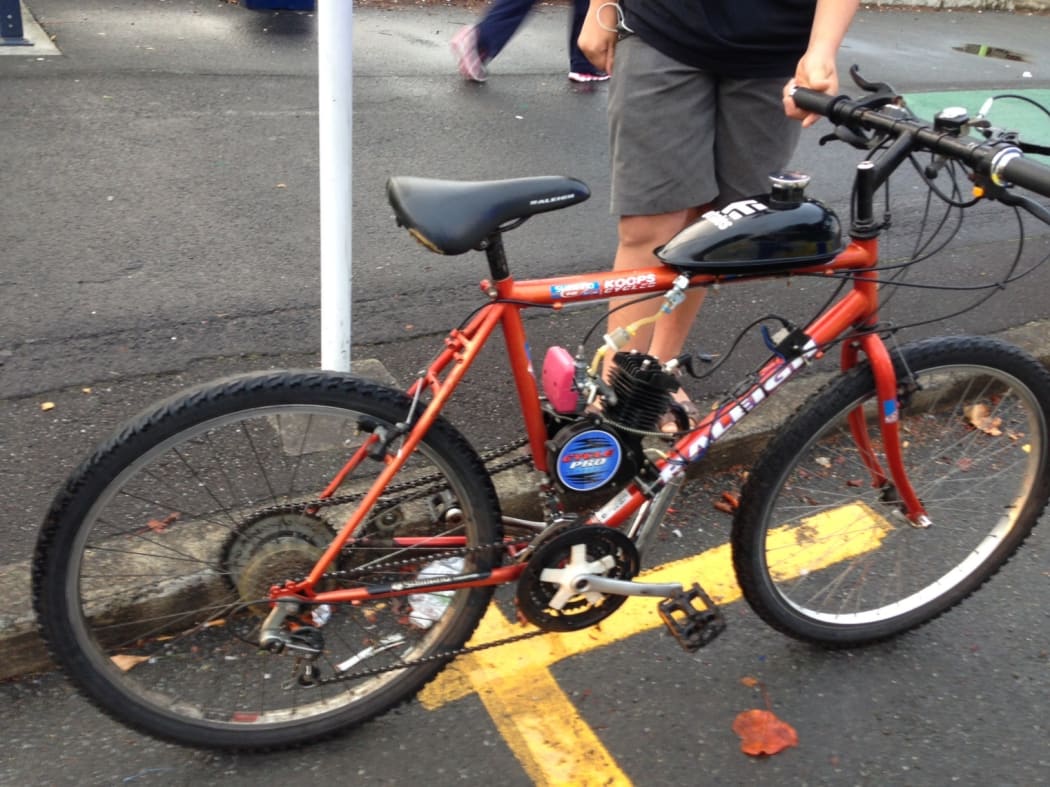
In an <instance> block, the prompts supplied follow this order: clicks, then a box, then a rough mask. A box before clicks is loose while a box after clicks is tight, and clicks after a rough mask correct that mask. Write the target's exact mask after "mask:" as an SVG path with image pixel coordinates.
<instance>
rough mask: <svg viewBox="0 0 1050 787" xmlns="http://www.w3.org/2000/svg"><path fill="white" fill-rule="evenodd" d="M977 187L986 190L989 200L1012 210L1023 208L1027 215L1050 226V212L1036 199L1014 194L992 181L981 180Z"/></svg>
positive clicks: (985, 193)
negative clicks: (1007, 206)
mask: <svg viewBox="0 0 1050 787" xmlns="http://www.w3.org/2000/svg"><path fill="white" fill-rule="evenodd" d="M976 182H977V185H978V186H980V187H981V188H982V189H984V195H985V197H987V198H988V199H993V200H995V201H997V202H1001V203H1003V204H1004V205H1009V206H1010V207H1011V208H1021V209H1022V210H1023V211H1025V212H1026V213H1029V214H1031V215H1032V216H1035V217H1036V218H1037V219H1039V220H1040V221H1041V222H1043V223H1044V224H1050V210H1048V209H1046V208H1044V207H1043V206H1042V205H1040V204H1039V203H1038V202H1036V201H1035V200H1034V199H1030V198H1029V197H1025V196H1022V195H1021V194H1017V193H1014V192H1012V191H1010V190H1009V188H1008V187H1005V186H996V185H995V184H994V183H992V182H991V180H990V179H986V178H980V180H979V181H976Z"/></svg>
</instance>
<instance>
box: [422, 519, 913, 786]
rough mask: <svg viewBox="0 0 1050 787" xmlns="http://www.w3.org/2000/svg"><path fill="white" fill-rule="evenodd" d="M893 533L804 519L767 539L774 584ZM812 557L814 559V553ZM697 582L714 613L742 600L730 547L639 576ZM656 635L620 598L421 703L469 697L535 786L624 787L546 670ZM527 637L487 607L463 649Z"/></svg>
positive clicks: (479, 663) (652, 611)
mask: <svg viewBox="0 0 1050 787" xmlns="http://www.w3.org/2000/svg"><path fill="white" fill-rule="evenodd" d="M892 529H893V525H892V524H890V523H889V522H888V521H887V520H885V519H883V518H882V517H880V516H879V515H878V514H877V513H876V512H875V511H873V510H872V509H870V508H868V507H867V506H866V505H864V504H863V503H859V502H857V503H852V504H849V505H846V506H842V507H841V508H839V509H836V510H835V511H832V512H825V513H823V514H818V515H816V516H814V517H810V518H808V519H806V520H804V521H803V523H802V524H801V525H799V526H796V527H785V528H780V529H779V530H778V531H774V532H773V533H770V538H769V540H768V547H769V548H770V549H771V550H775V551H776V555H777V567H776V570H775V573H776V575H777V577H778V578H781V579H783V578H788V577H791V576H798V575H800V574H803V573H808V572H811V571H817V570H820V569H822V568H825V567H827V566H830V565H832V564H834V563H837V562H839V561H842V560H845V559H847V558H849V557H854V556H856V555H860V554H863V553H865V552H870V551H872V550H875V549H877V548H878V547H879V545H880V544H881V543H882V539H883V538H884V537H885V536H886V534H887V533H889V531H890V530H892ZM818 546H819V547H820V548H819V549H818V548H817V547H818ZM696 577H703V578H704V583H703V584H704V588H705V589H706V590H707V592H708V594H709V595H710V596H711V597H712V598H713V599H715V600H716V601H717V602H719V603H720V604H728V603H731V602H733V601H736V600H738V599H739V598H740V595H741V594H740V588H739V586H738V585H737V583H736V579H735V576H734V573H733V565H732V559H731V554H730V547H729V544H723V545H721V546H719V547H716V548H714V549H710V550H708V551H706V552H704V553H702V554H700V555H695V556H693V557H689V558H684V559H682V560H677V561H674V562H672V563H667V564H665V565H663V566H659V567H657V568H654V569H652V570H649V571H644V572H642V574H641V575H640V576H639V579H640V580H643V581H646V582H680V583H681V584H682V585H683V586H685V587H690V586H691V585H692V583H693V582H694V580H695V578H696ZM660 625H662V623H661V621H660V617H659V615H658V613H657V610H656V603H655V600H654V599H651V598H648V599H643V598H639V597H632V598H628V599H627V602H626V603H625V604H624V605H623V607H621V608H620V609H619V610H618V611H617V612H616V613H615V614H614V615H613V616H612V617H610V618H609V619H608V620H606V621H605V622H603V623H602V624H601V625H600V626H595V627H593V628H590V629H586V630H584V631H578V632H572V633H565V634H550V635H548V636H547V637H545V638H544V640H543V642H544V645H545V646H546V647H537V646H536V643H535V642H534V641H532V640H525V641H523V642H519V643H514V644H510V645H504V646H501V647H499V648H494V649H492V650H486V651H480V652H478V653H474V654H472V655H470V656H467V657H465V658H462V659H458V660H457V661H455V662H454V663H453V664H451V665H450V666H449V667H448V668H447V669H446V670H445V671H444V672H442V673H441V675H439V676H438V678H437V679H436V680H435V681H434V682H433V683H431V684H430V685H429V686H427V687H426V688H425V689H424V690H423V691H422V692H420V694H419V700H420V702H421V703H422V704H423V706H424V707H425V708H427V709H429V710H434V709H436V708H439V707H441V706H442V705H444V704H445V703H447V702H452V701H454V700H458V699H461V698H463V697H466V696H468V695H469V694H472V693H475V692H476V693H477V695H478V696H479V697H480V699H481V701H482V702H483V703H484V705H485V708H486V710H488V712H489V715H490V716H491V717H492V719H493V721H494V722H495V724H496V727H497V729H498V730H499V732H500V734H501V735H502V736H503V738H504V740H505V741H506V742H507V745H508V746H509V747H510V749H511V751H512V752H513V753H514V755H515V757H517V759H518V761H519V762H520V763H521V764H522V767H523V768H524V769H525V772H526V773H527V774H528V776H529V777H530V778H531V779H532V780H533V782H535V783H536V784H541V785H567V784H573V785H583V786H584V787H590V785H621V784H623V785H629V784H631V782H630V780H629V779H628V778H627V776H626V775H625V774H624V773H623V771H621V770H620V767H619V765H617V763H616V760H615V758H613V756H612V755H611V754H609V752H608V751H607V750H606V749H605V747H604V746H603V745H602V743H601V741H600V740H599V739H598V737H597V735H595V733H594V731H593V730H591V729H590V727H588V726H587V724H586V722H584V721H583V719H582V718H580V716H579V714H578V713H577V712H576V709H575V707H573V705H572V703H571V702H570V701H569V699H568V697H567V696H566V695H565V693H564V692H563V691H562V690H561V688H560V687H559V686H558V684H557V681H555V680H554V676H553V675H552V674H551V672H550V669H549V667H550V666H551V665H553V664H556V663H557V662H559V661H561V660H563V659H566V658H568V657H570V656H575V655H578V654H580V653H586V652H588V651H591V650H594V649H596V648H600V647H604V646H605V645H609V644H611V643H613V642H616V641H618V640H621V639H626V638H627V637H631V636H633V635H635V634H638V633H640V632H642V631H647V630H649V629H652V628H656V627H658V626H660ZM527 630H528V629H523V628H522V627H521V626H519V625H516V624H512V623H510V622H509V621H508V620H507V619H506V618H505V617H504V615H503V614H502V613H501V612H500V611H499V609H498V608H497V607H496V606H495V605H492V606H490V607H489V609H488V611H487V612H486V614H485V617H484V618H483V619H482V621H481V624H480V625H479V626H478V631H477V632H476V633H475V634H474V637H473V638H472V639H471V642H470V644H471V645H475V644H480V643H484V642H492V641H494V640H496V639H500V638H503V637H509V636H513V635H515V634H520V633H522V632H523V631H527Z"/></svg>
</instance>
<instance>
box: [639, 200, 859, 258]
mask: <svg viewBox="0 0 1050 787" xmlns="http://www.w3.org/2000/svg"><path fill="white" fill-rule="evenodd" d="M771 202H772V204H773V205H774V206H775V207H771V205H770V203H771ZM842 249H843V243H842V226H841V224H840V223H839V220H838V217H837V216H836V215H835V213H834V212H833V211H831V210H830V209H828V208H827V207H825V206H824V205H823V204H822V203H820V202H818V201H817V200H812V199H802V200H800V201H799V202H797V203H795V204H785V203H780V202H773V201H772V200H770V199H769V197H768V196H766V195H763V196H761V197H753V198H751V199H746V200H741V201H739V202H734V203H732V204H730V205H727V206H726V207H724V208H722V209H721V210H717V211H708V212H707V213H705V214H704V215H703V216H701V217H700V218H699V219H698V220H697V221H696V222H695V223H693V224H690V225H689V226H688V227H686V228H685V229H684V230H682V231H681V232H680V233H678V234H677V235H675V236H674V237H673V238H672V239H671V240H670V241H669V242H668V243H667V244H665V245H664V246H661V247H660V248H659V249H657V250H656V256H657V257H659V258H660V260H661V262H663V263H665V264H667V265H671V266H673V267H675V268H681V269H682V270H686V271H689V272H690V273H710V274H716V275H720V276H729V275H759V274H763V273H775V272H777V271H783V270H786V269H789V268H797V267H801V266H808V265H820V264H823V263H826V262H829V261H831V259H833V258H834V257H835V255H836V254H838V253H839V252H840V251H842Z"/></svg>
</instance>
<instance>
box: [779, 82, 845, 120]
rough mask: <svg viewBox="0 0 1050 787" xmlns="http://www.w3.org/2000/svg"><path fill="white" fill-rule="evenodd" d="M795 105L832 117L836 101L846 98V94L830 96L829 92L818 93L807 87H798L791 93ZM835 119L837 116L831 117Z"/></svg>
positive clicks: (807, 110)
mask: <svg viewBox="0 0 1050 787" xmlns="http://www.w3.org/2000/svg"><path fill="white" fill-rule="evenodd" d="M791 97H792V98H793V99H794V101H795V106H797V107H798V108H799V109H803V110H805V111H806V112H815V113H816V114H818V115H823V116H824V117H831V111H832V108H833V107H834V106H835V104H836V103H838V102H839V101H841V100H843V99H845V98H846V97H845V96H829V95H828V94H827V93H818V92H817V91H815V90H810V89H809V88H806V87H796V88H795V89H794V91H793V92H792V94H791ZM831 119H832V120H835V118H833V117H832V118H831Z"/></svg>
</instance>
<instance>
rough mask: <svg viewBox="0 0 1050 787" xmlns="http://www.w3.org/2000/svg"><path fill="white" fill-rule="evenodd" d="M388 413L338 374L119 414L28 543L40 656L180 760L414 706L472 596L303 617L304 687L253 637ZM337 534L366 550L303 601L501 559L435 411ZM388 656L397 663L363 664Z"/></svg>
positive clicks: (477, 610)
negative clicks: (373, 500)
mask: <svg viewBox="0 0 1050 787" xmlns="http://www.w3.org/2000/svg"><path fill="white" fill-rule="evenodd" d="M408 410H409V400H408V399H407V398H406V397H405V396H404V395H403V394H401V393H398V392H396V391H393V390H390V389H386V388H383V387H381V386H378V385H376V384H373V383H368V382H365V381H362V380H359V379H356V378H353V377H351V376H349V375H340V374H331V373H318V372H278V373H267V374H256V375H246V376H243V377H238V378H232V379H230V380H227V381H222V382H219V383H215V384H212V385H208V386H203V387H200V388H198V389H195V390H192V391H190V392H188V393H186V394H184V395H181V396H178V397H176V398H173V399H171V400H168V401H167V402H164V403H162V404H160V405H158V406H157V407H156V408H155V409H153V410H151V411H150V412H147V413H145V414H143V415H141V416H139V417H138V418H137V419H135V420H134V421H132V422H130V423H129V424H128V425H126V426H125V427H124V428H123V429H121V430H120V431H119V432H118V434H117V435H116V436H115V437H114V438H112V439H111V440H110V441H109V442H108V443H106V444H105V445H103V446H102V447H101V448H100V449H99V450H98V451H97V452H96V453H95V454H94V456H92V457H91V458H90V459H89V460H88V461H86V462H85V463H84V464H83V465H82V466H81V467H80V469H79V470H78V471H77V472H76V473H75V474H74V475H73V476H72V477H71V479H70V480H69V481H68V483H67V484H66V486H65V487H64V489H63V490H62V491H61V492H60V493H59V494H58V496H57V497H56V499H55V502H54V503H53V505H52V507H51V509H50V511H49V513H48V515H47V518H46V521H45V523H44V525H43V527H42V530H41V533H40V537H39V541H38V544H37V550H36V555H35V560H34V574H33V590H34V600H35V605H36V609H37V614H38V617H39V620H40V623H41V627H42V631H43V634H44V637H45V639H46V640H47V642H48V645H49V647H50V649H51V652H52V655H53V656H54V658H55V659H56V661H57V662H58V663H59V664H60V665H61V666H62V667H63V668H64V669H65V670H66V671H67V673H68V674H69V675H70V676H71V677H72V679H73V681H74V682H75V683H76V684H77V686H78V687H79V688H80V689H81V690H83V691H84V693H86V694H87V696H88V697H89V698H90V699H92V700H93V701H94V702H95V703H96V704H98V705H99V706H100V707H101V708H102V709H103V710H105V711H106V712H108V713H110V714H111V715H113V716H115V717H116V718H118V719H120V720H122V721H123V722H125V723H128V724H130V725H132V726H134V727H136V728H138V729H140V730H143V731H145V732H148V733H151V734H153V735H156V736H160V737H163V738H166V739H170V740H174V741H177V742H179V743H184V744H190V745H196V746H213V747H229V748H276V747H281V746H289V745H295V744H299V743H303V742H308V741H313V740H317V739H318V738H320V737H324V736H326V735H328V734H331V733H334V732H336V731H339V730H342V729H344V728H346V727H348V726H350V725H354V724H357V723H360V722H363V721H366V720H368V719H370V718H372V717H374V716H376V715H377V714H380V713H382V712H384V711H386V710H388V709H389V708H391V707H393V706H394V705H396V704H398V703H400V702H402V701H404V700H406V699H409V698H410V697H412V696H413V695H414V694H415V693H416V692H417V691H418V690H419V688H420V687H422V686H423V685H424V684H425V683H426V682H427V681H429V680H430V679H431V678H433V677H434V676H435V675H436V674H437V673H438V672H439V671H440V670H441V668H442V667H443V666H444V665H445V664H446V663H447V662H448V660H449V659H450V658H451V656H448V655H445V654H448V653H450V652H451V651H454V650H456V649H457V648H460V647H461V646H462V645H463V644H464V643H465V642H466V640H467V639H468V637H469V636H470V635H471V633H472V632H473V631H474V628H475V627H476V625H477V623H478V621H479V620H480V618H481V616H482V614H483V613H484V611H485V608H486V605H487V603H488V601H489V599H490V597H491V592H492V591H491V588H476V589H470V590H460V591H456V592H454V593H452V592H448V591H446V592H444V593H425V592H419V593H417V594H415V595H412V596H406V597H401V598H391V599H386V600H384V601H376V602H367V603H360V604H354V605H351V604H339V605H333V606H332V607H312V608H305V609H304V611H303V613H302V614H301V615H300V617H299V620H298V625H299V629H298V631H297V636H298V637H299V639H300V640H301V642H302V643H303V644H304V645H305V646H306V647H307V648H308V649H310V648H312V649H313V651H315V652H316V651H319V652H320V653H319V655H318V656H316V658H314V659H313V660H312V661H311V662H310V664H311V667H312V668H313V670H314V672H312V673H307V674H304V673H303V671H302V667H303V665H304V664H305V663H306V661H305V660H300V658H299V657H301V656H304V655H307V653H306V651H302V650H300V651H295V650H292V649H286V651H285V653H284V654H282V655H277V654H273V653H270V652H266V651H263V650H261V649H260V647H259V644H258V642H259V627H260V623H261V621H262V619H263V618H264V617H265V616H266V615H267V614H268V612H269V611H270V604H269V603H268V602H267V600H266V599H267V593H268V591H269V588H270V587H271V586H272V585H274V584H283V583H284V582H286V581H288V580H298V579H301V578H303V577H304V576H306V575H307V574H308V573H309V571H310V569H311V567H312V566H313V565H314V564H315V562H316V561H317V559H318V558H319V557H320V555H321V554H322V553H323V551H324V549H325V547H326V546H327V544H328V543H329V542H330V540H331V538H332V536H333V535H334V534H335V532H336V531H338V530H339V529H340V528H341V526H342V524H343V522H344V521H346V518H347V516H348V515H349V513H350V512H351V511H352V510H354V508H355V506H356V505H357V501H358V500H359V499H360V498H361V496H362V495H363V494H364V492H365V491H366V490H367V489H368V488H369V486H370V484H371V482H372V480H373V479H374V478H375V476H376V475H377V474H378V473H379V472H380V471H381V470H382V469H383V468H384V467H385V463H384V461H383V460H384V459H385V458H386V456H385V455H382V454H381V452H380V454H381V455H378V456H375V457H373V458H370V459H366V460H365V461H364V463H363V464H362V465H360V466H359V467H358V468H357V469H356V470H355V471H354V472H353V473H352V474H350V476H349V477H347V478H346V479H344V480H343V481H342V482H341V484H340V485H339V488H338V489H337V490H336V491H335V492H334V494H333V495H332V496H331V497H328V498H326V499H325V500H324V501H322V502H318V498H320V497H321V493H322V490H324V489H325V488H326V487H327V486H328V485H329V484H330V483H331V482H332V480H333V479H334V478H336V476H337V474H338V473H339V471H340V469H341V468H343V466H344V465H345V463H346V462H347V460H348V459H349V457H350V456H352V455H353V453H354V451H355V450H356V449H357V448H358V447H360V446H361V445H362V443H363V442H364V441H365V440H366V439H367V438H368V437H369V435H370V434H373V433H376V431H377V430H383V429H387V430H391V429H392V428H393V425H394V424H395V423H397V422H398V421H402V420H405V419H406V417H407V414H408ZM396 448H397V444H396V443H395V445H394V446H392V447H390V448H388V449H387V450H388V451H394V450H396ZM355 535H367V536H368V543H364V544H362V543H357V542H355V546H353V547H351V548H348V549H345V550H344V552H343V554H342V556H341V557H340V558H339V559H338V560H337V565H335V566H333V567H332V568H333V569H334V570H330V574H331V575H330V576H326V577H325V578H324V580H323V584H324V588H323V589H333V588H340V587H354V586H362V585H376V584H385V583H392V582H395V581H404V580H411V579H412V578H414V577H416V576H420V575H423V576H427V577H429V576H433V575H435V574H440V573H459V572H460V571H486V570H489V569H490V568H492V567H493V566H494V565H495V563H496V562H497V561H498V556H499V550H498V548H496V547H491V546H490V545H494V544H496V543H497V542H498V540H499V538H500V526H499V506H498V501H497V499H496V494H495V490H494V488H493V486H492V483H491V480H490V479H489V477H488V475H487V473H486V472H485V468H484V466H483V464H482V463H481V461H480V459H479V458H478V457H477V455H476V453H475V452H474V451H473V449H471V448H470V446H469V445H468V444H467V442H466V440H465V439H464V438H463V437H462V435H460V434H459V433H458V432H457V431H456V430H454V429H453V428H452V427H451V426H450V425H448V424H447V423H445V422H444V421H442V420H440V419H439V420H438V421H437V422H436V423H435V425H434V426H433V428H432V429H431V430H430V431H429V432H428V434H427V436H426V437H425V438H424V440H423V442H422V443H421V444H420V446H419V448H418V449H417V450H416V451H415V452H414V453H413V455H412V456H411V457H410V459H409V461H408V463H407V464H406V465H405V467H404V469H403V470H402V471H401V473H400V474H399V475H398V476H396V477H395V479H394V483H393V484H392V485H391V486H390V487H388V489H387V492H386V494H385V495H384V496H383V497H382V498H381V499H380V502H379V503H378V504H377V505H376V506H375V508H374V510H373V512H372V513H371V514H370V515H369V518H368V519H366V520H365V522H364V523H363V533H362V532H361V531H359V532H358V534H355ZM436 539H442V540H441V541H438V540H436ZM450 550H451V551H456V553H457V554H456V555H454V556H451V557H449V552H450ZM311 658H312V657H311ZM404 662H416V663H415V664H414V665H412V666H408V667H399V668H396V669H390V670H389V671H382V670H384V669H386V668H390V667H392V666H393V665H397V664H401V663H404ZM366 670H371V671H373V672H374V674H370V675H362V676H360V677H358V678H356V679H346V676H348V675H353V674H354V673H358V672H362V671H366ZM318 678H320V685H317V683H318ZM310 683H314V684H315V685H308V684H310Z"/></svg>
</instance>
